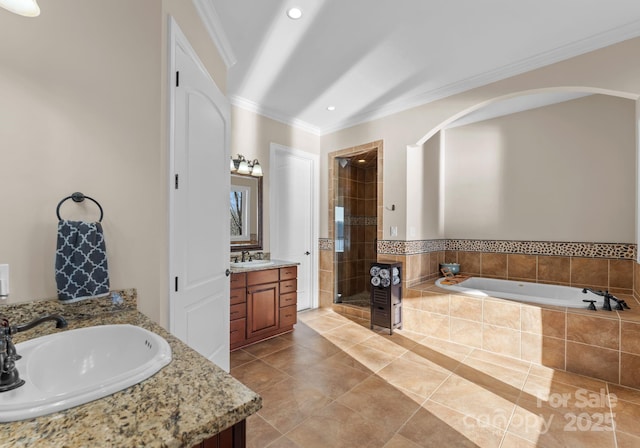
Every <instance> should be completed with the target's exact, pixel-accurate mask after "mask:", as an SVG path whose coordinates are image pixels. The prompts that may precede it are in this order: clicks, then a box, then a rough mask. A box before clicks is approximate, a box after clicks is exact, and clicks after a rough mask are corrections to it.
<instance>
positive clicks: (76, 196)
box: [56, 191, 104, 222]
mask: <svg viewBox="0 0 640 448" xmlns="http://www.w3.org/2000/svg"><path fill="white" fill-rule="evenodd" d="M68 199H71V200H73V202H82V201H84V200H85V199H89V200H90V201H92V202H93V203H94V204H96V205H97V206H98V208H99V209H100V219H99V220H98V222H102V217H103V216H104V212H103V211H102V206H101V205H100V203H99V202H98V201H96V200H95V199H93V198H91V197H89V196H85V195H84V194H82V193H80V192H79V191H76V192H75V193H73V194H72V195H71V196H67V197H66V198H64V199H63V200H61V201H60V202H58V207H57V208H56V215H58V221H62V218H61V217H60V206H61V205H62V203H63V202H64V201H66V200H68Z"/></svg>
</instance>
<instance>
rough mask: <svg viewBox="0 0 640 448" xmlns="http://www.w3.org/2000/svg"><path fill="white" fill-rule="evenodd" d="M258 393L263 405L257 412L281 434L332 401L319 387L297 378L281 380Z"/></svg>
mask: <svg viewBox="0 0 640 448" xmlns="http://www.w3.org/2000/svg"><path fill="white" fill-rule="evenodd" d="M260 395H261V396H262V402H263V406H262V409H260V411H258V414H259V415H260V416H261V417H262V418H263V419H265V420H266V421H267V422H268V423H269V424H271V425H272V426H273V427H274V428H276V429H277V430H278V431H280V433H282V434H285V433H286V432H287V431H290V430H291V429H293V428H294V427H295V426H297V425H298V424H300V423H302V422H303V421H304V420H306V419H307V418H308V417H309V416H310V415H311V414H313V413H314V412H316V411H318V410H320V409H322V408H324V407H325V406H327V405H328V404H329V403H331V402H332V401H333V400H332V399H331V398H329V397H328V396H326V395H324V394H323V393H322V392H321V391H320V390H319V389H316V388H314V387H312V386H309V385H308V384H307V382H306V381H304V380H298V379H293V380H290V381H282V382H280V383H278V384H276V385H274V386H272V387H269V388H268V389H265V390H263V391H262V392H261V393H260Z"/></svg>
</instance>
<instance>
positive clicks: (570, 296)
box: [436, 277, 603, 309]
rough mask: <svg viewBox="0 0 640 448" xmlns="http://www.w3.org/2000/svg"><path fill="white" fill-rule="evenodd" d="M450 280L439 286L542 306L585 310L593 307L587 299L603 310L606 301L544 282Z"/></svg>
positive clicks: (570, 288)
mask: <svg viewBox="0 0 640 448" xmlns="http://www.w3.org/2000/svg"><path fill="white" fill-rule="evenodd" d="M446 283H447V279H446V278H440V279H438V280H437V281H436V285H437V286H439V287H440V288H444V289H448V290H451V291H457V292H462V293H465V294H471V295H474V296H476V297H497V298H501V299H508V300H517V301H519V302H525V303H536V304H539V305H554V306H561V307H567V308H582V309H585V308H587V306H588V305H589V304H588V303H587V302H583V300H595V306H596V307H597V308H598V309H600V308H602V304H603V298H602V297H601V296H598V295H596V294H593V293H591V292H589V291H587V293H586V294H585V293H583V292H582V291H583V290H582V288H573V287H570V286H560V285H547V284H542V283H531V282H518V281H513V280H499V279H494V278H484V277H470V278H468V279H466V280H463V281H461V282H458V283H455V284H446Z"/></svg>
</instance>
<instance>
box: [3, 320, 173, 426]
mask: <svg viewBox="0 0 640 448" xmlns="http://www.w3.org/2000/svg"><path fill="white" fill-rule="evenodd" d="M16 351H17V352H18V354H19V355H22V359H20V360H18V361H17V362H16V367H17V369H18V371H19V372H20V377H21V378H22V379H23V380H25V384H24V385H23V386H21V387H19V388H17V389H13V390H11V391H8V392H2V393H0V422H11V421H16V420H24V419H28V418H33V417H38V416H41V415H45V414H49V413H52V412H58V411H62V410H65V409H69V408H72V407H74V406H78V405H81V404H84V403H88V402H90V401H93V400H96V399H98V398H102V397H106V396H107V395H111V394H113V393H115V392H118V391H120V390H123V389H126V388H127V387H130V386H133V385H134V384H137V383H139V382H141V381H143V380H145V379H147V378H149V377H150V376H152V375H153V374H155V373H156V372H158V371H159V370H160V369H162V368H163V367H164V366H166V365H167V364H169V363H170V362H171V347H170V346H169V343H168V342H167V341H166V340H165V339H164V338H163V337H161V336H159V335H157V334H155V333H153V332H151V331H148V330H146V329H144V328H141V327H136V326H133V325H101V326H96V327H87V328H78V329H75V330H69V331H63V332H60V333H55V334H50V335H47V336H42V337H40V338H35V339H31V340H29V341H25V342H22V343H20V344H17V345H16Z"/></svg>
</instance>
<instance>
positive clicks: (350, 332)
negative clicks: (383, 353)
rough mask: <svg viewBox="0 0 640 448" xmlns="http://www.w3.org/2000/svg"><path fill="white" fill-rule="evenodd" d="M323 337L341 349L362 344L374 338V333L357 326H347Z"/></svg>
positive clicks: (326, 333) (329, 332) (328, 332)
mask: <svg viewBox="0 0 640 448" xmlns="http://www.w3.org/2000/svg"><path fill="white" fill-rule="evenodd" d="M323 336H324V337H325V338H327V339H328V340H329V341H331V342H333V343H334V344H336V345H337V346H338V347H340V348H347V347H350V346H352V345H356V344H360V343H361V342H364V341H366V340H367V339H370V338H372V337H374V333H373V332H372V331H371V330H369V329H367V328H364V327H361V326H360V325H357V324H353V323H350V324H347V325H343V326H341V327H338V328H335V329H333V330H329V331H326V332H324V333H323Z"/></svg>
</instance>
